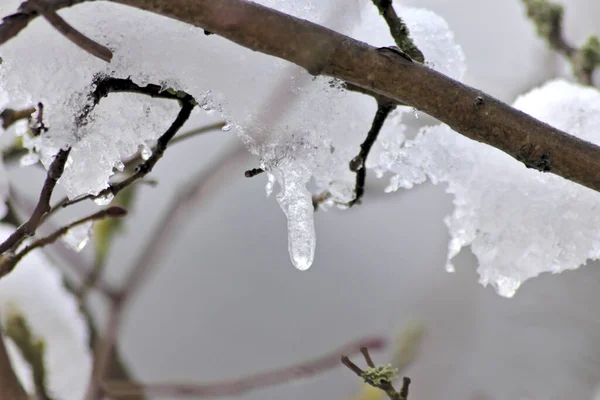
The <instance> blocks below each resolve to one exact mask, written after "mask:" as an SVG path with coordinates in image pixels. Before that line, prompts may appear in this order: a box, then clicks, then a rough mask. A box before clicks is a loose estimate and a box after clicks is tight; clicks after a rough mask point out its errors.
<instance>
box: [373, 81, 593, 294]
mask: <svg viewBox="0 0 600 400" xmlns="http://www.w3.org/2000/svg"><path fill="white" fill-rule="evenodd" d="M514 106H515V107H516V108H518V109H520V110H522V111H524V112H526V113H528V114H530V115H532V116H534V117H536V118H538V119H540V120H542V121H544V122H547V123H549V124H550V125H553V126H555V127H557V128H559V129H562V130H564V131H566V132H569V133H571V134H573V135H576V136H578V137H581V138H582V139H585V140H588V141H591V142H593V143H596V144H600V133H598V132H600V111H599V110H600V92H598V91H597V90H596V89H593V88H586V87H582V86H579V85H577V84H574V83H568V82H565V81H562V80H556V81H551V82H548V83H546V84H545V85H543V86H542V87H540V88H538V89H534V90H532V91H531V92H530V93H527V94H525V95H523V96H521V97H519V98H518V99H517V100H516V101H515V103H514ZM381 158H382V159H385V160H388V162H389V164H388V167H389V169H390V170H392V171H396V172H399V173H400V175H401V180H406V181H407V182H414V183H420V182H422V181H423V180H424V179H425V176H428V177H429V178H430V179H431V180H432V181H433V182H434V183H438V182H443V183H447V184H448V192H449V193H451V194H453V195H454V205H455V210H454V212H453V214H452V215H451V216H449V217H448V218H447V219H446V223H447V225H448V229H449V231H450V235H451V237H452V238H451V240H450V243H449V249H448V269H450V270H451V269H453V266H452V264H451V263H450V260H451V259H452V257H454V256H455V255H456V254H458V252H459V251H460V249H461V248H462V247H464V246H467V245H470V246H471V250H472V251H473V253H474V254H475V256H476V257H477V259H478V261H479V267H478V273H479V275H480V281H481V283H482V284H484V285H487V284H492V285H493V286H494V287H495V289H496V290H497V292H498V293H499V294H501V295H503V296H507V297H510V296H512V295H514V293H515V292H516V290H517V289H518V288H519V286H520V285H521V284H522V283H523V282H524V281H525V280H527V279H529V278H532V277H535V276H537V275H539V274H540V273H542V272H553V273H558V272H561V271H564V270H567V269H575V268H577V267H579V266H580V265H582V264H585V262H586V261H587V260H588V259H598V258H600V230H598V226H599V225H600V217H598V210H599V207H600V205H599V204H600V195H599V194H598V193H596V192H594V191H592V190H590V189H587V188H585V187H583V186H580V185H578V184H575V183H573V182H570V181H567V180H565V179H562V178H560V177H558V176H555V175H552V174H545V173H541V172H538V171H536V170H533V169H527V168H526V167H525V166H524V165H523V164H521V163H518V162H516V161H515V160H514V159H512V158H511V157H509V156H508V155H506V154H505V153H503V152H501V151H499V150H497V149H494V148H492V147H490V146H486V145H484V144H481V143H478V142H474V141H471V140H469V139H467V138H465V137H463V136H461V135H459V134H457V133H455V132H453V131H451V130H450V128H448V127H447V126H445V125H439V126H434V127H426V128H423V129H422V131H421V132H420V133H419V135H418V137H417V138H416V139H415V140H414V141H409V142H407V143H406V144H405V146H404V147H402V148H396V149H395V150H394V151H393V152H391V153H390V152H387V153H385V152H384V154H382V155H381ZM390 160H391V162H390ZM490 171H494V172H492V173H490Z"/></svg>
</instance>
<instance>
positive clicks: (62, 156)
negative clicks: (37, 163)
mask: <svg viewBox="0 0 600 400" xmlns="http://www.w3.org/2000/svg"><path fill="white" fill-rule="evenodd" d="M70 152H71V149H67V150H60V151H59V152H58V153H57V154H56V157H55V158H54V161H52V164H50V168H48V174H47V175H46V180H45V182H44V186H43V187H42V191H41V193H40V198H39V200H38V203H37V205H36V207H35V209H34V210H33V213H32V214H31V217H30V218H29V220H28V221H27V222H25V223H24V224H23V225H21V226H19V227H18V228H17V230H15V231H14V232H13V233H12V234H11V235H10V236H9V237H8V238H7V239H6V240H5V241H4V242H3V243H2V244H0V254H4V253H5V252H6V251H7V250H15V249H16V247H17V246H18V245H19V244H20V243H21V242H22V241H23V240H24V239H25V238H27V237H28V236H33V235H34V234H35V231H36V230H37V227H38V226H39V225H40V224H41V223H42V221H43V219H44V216H45V215H46V214H47V213H48V211H50V208H51V207H50V198H51V197H52V192H53V191H54V187H55V186H56V182H58V180H59V179H60V177H61V176H62V174H63V172H64V170H65V164H66V162H67V159H68V158H69V153H70Z"/></svg>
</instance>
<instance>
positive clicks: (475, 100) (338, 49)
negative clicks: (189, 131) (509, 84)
mask: <svg viewBox="0 0 600 400" xmlns="http://www.w3.org/2000/svg"><path fill="white" fill-rule="evenodd" d="M113 1H115V2H117V3H121V4H126V5H130V6H133V7H137V8H140V9H144V10H147V11H151V12H155V13H158V14H161V15H165V16H168V17H171V18H175V19H178V20H180V21H183V22H186V23H188V24H192V25H195V26H198V27H201V28H203V29H206V30H208V31H210V32H213V33H215V34H218V35H221V36H223V37H224V38H227V39H229V40H231V41H233V42H236V43H238V44H240V45H242V46H245V47H248V48H250V49H253V50H256V51H260V52H262V53H265V54H269V55H272V56H275V57H279V58H283V59H285V60H288V61H290V62H292V63H294V64H297V65H299V66H301V67H303V68H305V69H306V70H307V71H308V72H309V73H311V74H313V75H327V76H331V77H334V78H338V79H341V80H344V81H346V82H349V83H351V84H353V85H356V86H359V87H362V88H364V89H367V90H369V91H372V92H375V93H378V94H380V95H382V96H385V97H387V98H389V99H391V100H393V101H396V102H401V103H404V104H408V105H410V106H412V107H415V108H416V109H418V110H421V111H423V112H425V113H427V114H429V115H431V116H433V117H435V118H437V119H439V120H440V121H442V122H444V123H446V124H448V125H449V126H450V127H451V128H452V129H454V130H455V131H457V132H459V133H461V134H463V135H465V136H467V137H469V138H471V139H473V140H477V141H480V142H483V143H486V144H489V145H491V146H494V147H496V148H498V149H500V150H502V151H504V152H506V153H507V154H509V155H510V156H512V157H514V158H516V159H517V160H519V161H521V162H523V163H524V164H525V165H526V166H527V167H530V168H536V169H539V170H542V171H547V172H552V173H554V174H556V175H559V176H562V177H563V178H566V179H570V180H572V181H574V182H577V183H580V184H582V185H584V186H587V187H589V188H591V189H593V190H596V191H600V174H598V173H597V171H600V147H598V146H596V145H593V144H591V143H588V142H585V141H583V140H581V139H578V138H576V137H573V136H570V135H568V134H566V133H564V132H562V131H560V130H558V129H555V128H553V127H551V126H549V125H547V124H545V123H543V122H540V121H538V120H536V119H535V118H533V117H531V116H529V115H527V114H525V113H523V112H521V111H518V110H516V109H514V108H511V107H510V106H508V105H506V104H504V103H502V102H500V101H499V100H497V99H495V98H493V97H491V96H488V95H486V94H484V93H482V92H481V91H478V90H476V89H474V88H471V87H469V86H467V85H464V84H462V83H460V82H457V81H455V80H453V79H451V78H449V77H447V76H445V75H442V74H440V73H438V72H436V71H434V70H432V69H430V68H428V67H427V66H425V65H422V64H420V63H413V62H410V61H408V60H406V59H405V58H403V57H400V56H395V55H394V54H392V53H391V52H388V51H381V50H378V49H376V48H374V47H372V46H369V45H367V44H365V43H362V42H359V41H357V40H353V39H351V38H349V37H347V36H344V35H341V34H339V33H336V32H334V31H332V30H330V29H327V28H324V27H322V26H319V25H316V24H313V23H311V22H308V21H305V20H302V19H298V18H294V17H292V16H289V15H286V14H283V13H280V12H278V11H275V10H272V9H269V8H267V7H263V6H260V5H258V4H256V3H253V2H249V1H244V0H220V1H218V2H215V1H212V0H196V1H187V0H113Z"/></svg>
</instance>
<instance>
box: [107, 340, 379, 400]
mask: <svg viewBox="0 0 600 400" xmlns="http://www.w3.org/2000/svg"><path fill="white" fill-rule="evenodd" d="M384 345H385V342H384V339H383V338H379V337H370V338H365V339H362V340H358V341H354V342H351V343H348V344H346V345H344V346H343V347H341V348H339V349H336V350H335V351H331V352H329V353H328V354H325V355H322V356H320V357H317V358H315V359H312V360H309V361H304V362H300V363H298V364H294V365H291V366H288V367H284V368H278V369H275V370H272V371H265V372H261V373H258V374H254V375H250V376H247V377H243V378H238V379H233V380H231V381H224V382H218V383H209V384H168V383H165V384H150V385H143V384H139V383H132V382H107V383H106V384H105V385H104V386H105V388H106V392H107V394H108V395H110V396H115V397H118V398H120V397H124V396H131V395H136V394H145V395H148V396H194V397H229V396H239V395H241V394H244V393H246V392H248V391H250V390H254V389H262V388H265V387H268V386H275V385H281V384H284V383H286V382H289V381H292V380H296V379H300V378H307V377H310V376H313V375H317V374H319V373H322V372H324V371H326V370H329V369H332V368H335V367H337V366H338V365H339V360H340V354H356V353H358V352H359V351H361V350H362V349H364V348H367V347H368V348H370V349H372V350H380V349H382V348H383V346H384Z"/></svg>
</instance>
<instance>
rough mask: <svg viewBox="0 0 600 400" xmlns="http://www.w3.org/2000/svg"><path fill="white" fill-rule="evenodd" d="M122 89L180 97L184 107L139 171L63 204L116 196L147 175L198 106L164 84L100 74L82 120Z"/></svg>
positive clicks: (187, 97)
mask: <svg viewBox="0 0 600 400" xmlns="http://www.w3.org/2000/svg"><path fill="white" fill-rule="evenodd" d="M123 92H127V93H139V94H144V95H147V96H150V97H156V98H162V99H170V100H177V101H179V103H180V104H181V109H180V110H179V114H178V115H177V118H175V121H173V123H172V124H171V126H170V127H169V129H167V131H166V132H165V133H163V135H162V136H161V137H160V138H158V141H157V143H156V147H155V148H154V149H153V151H152V155H151V156H150V157H149V158H148V159H147V160H146V161H144V162H143V163H142V164H140V165H138V167H137V169H136V172H135V173H134V174H133V175H131V176H130V177H128V178H126V179H125V180H123V181H121V182H119V183H114V184H111V185H109V186H108V187H107V188H106V189H104V190H102V191H101V192H100V193H98V194H97V195H86V196H82V197H78V198H76V199H73V200H70V201H66V202H63V203H62V204H61V206H62V207H68V206H71V205H73V204H76V203H79V202H81V201H84V200H88V199H94V198H102V197H106V196H116V195H117V194H118V193H119V192H120V191H121V190H123V189H125V188H126V187H128V186H129V185H131V184H133V183H134V182H136V181H138V180H139V179H142V178H143V177H145V176H146V175H148V174H149V173H150V172H151V171H152V169H153V168H154V166H155V165H156V163H157V162H158V160H160V159H161V158H162V156H163V154H164V153H165V151H166V150H167V146H168V144H169V141H170V140H171V139H173V137H174V136H175V134H176V133H177V132H178V131H179V129H181V127H183V125H184V124H185V122H186V121H187V120H188V119H189V117H190V115H191V113H192V110H193V109H194V107H196V105H197V103H196V100H194V97H192V96H191V95H189V94H187V93H185V92H180V91H178V92H176V91H174V90H163V89H162V87H161V86H159V85H154V84H149V85H146V86H139V85H137V84H135V83H134V82H133V81H132V80H131V79H118V78H110V77H100V78H99V79H98V81H97V82H96V89H95V90H94V92H93V93H92V94H91V97H92V99H93V103H92V104H91V106H89V107H86V108H85V109H84V111H83V112H82V113H81V115H79V117H78V119H79V121H80V123H81V124H84V123H85V119H86V117H87V116H88V115H89V113H90V112H92V110H93V109H94V107H95V106H96V105H97V104H98V103H99V102H100V100H101V99H102V98H104V97H106V96H108V94H109V93H123Z"/></svg>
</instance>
